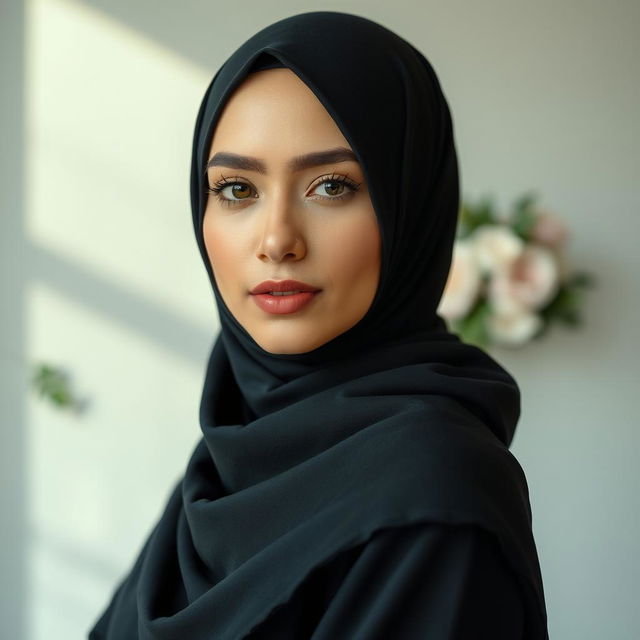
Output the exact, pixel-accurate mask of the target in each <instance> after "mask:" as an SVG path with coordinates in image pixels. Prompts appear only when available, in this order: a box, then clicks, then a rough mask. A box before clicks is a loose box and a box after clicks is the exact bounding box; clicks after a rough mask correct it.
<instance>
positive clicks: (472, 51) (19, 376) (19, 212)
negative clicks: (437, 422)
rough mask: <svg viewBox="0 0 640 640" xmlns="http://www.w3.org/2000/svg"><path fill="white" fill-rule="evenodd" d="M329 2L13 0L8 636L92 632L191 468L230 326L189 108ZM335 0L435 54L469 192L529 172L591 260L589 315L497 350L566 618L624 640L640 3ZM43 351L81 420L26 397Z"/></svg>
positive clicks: (5, 9) (633, 500)
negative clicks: (247, 45)
mask: <svg viewBox="0 0 640 640" xmlns="http://www.w3.org/2000/svg"><path fill="white" fill-rule="evenodd" d="M317 8H318V6H317V4H316V3H312V2H306V1H305V2H301V1H299V0H298V1H296V2H293V1H292V2H283V1H276V2H269V3H263V2H257V1H254V2H252V3H251V7H250V10H247V3H246V2H245V3H241V4H240V5H233V4H232V5H230V4H229V3H222V2H221V3H200V2H196V1H195V0H186V1H183V2H181V3H161V4H159V3H155V2H150V1H149V0H142V1H137V2H135V3H128V2H124V0H121V1H114V0H110V1H109V2H107V1H106V0H102V1H101V2H97V1H96V2H80V1H78V0H29V1H28V2H27V3H25V4H24V15H22V11H23V5H22V4H21V3H18V2H6V1H5V2H3V4H2V14H1V17H2V20H0V24H2V27H1V28H2V32H1V33H0V41H1V43H2V44H1V46H2V50H1V51H0V53H1V54H2V55H1V58H0V64H2V78H3V85H2V97H3V99H2V101H1V103H0V123H1V126H2V132H3V141H5V145H3V148H2V150H1V152H0V153H1V154H2V155H1V156H0V157H1V158H2V160H1V163H2V164H1V165H0V166H1V167H2V172H1V176H0V180H2V183H1V186H2V200H1V201H0V202H1V203H2V216H1V217H0V224H1V225H2V227H1V232H2V237H1V241H2V245H1V247H2V261H3V262H2V280H1V282H2V292H3V300H4V303H3V306H2V315H1V317H0V323H1V325H0V327H1V329H2V330H1V332H0V334H1V335H2V353H1V357H2V361H1V372H2V378H1V380H2V387H1V389H0V393H1V394H2V395H1V400H2V424H3V428H2V441H1V445H2V446H1V447H0V455H2V460H1V462H2V476H1V477H2V485H1V489H0V491H1V494H0V495H1V497H2V513H3V514H7V513H8V514H10V516H9V517H6V516H5V515H3V526H2V533H1V535H2V538H1V540H0V548H1V549H2V555H1V556H0V558H1V560H2V579H1V584H2V590H1V591H0V593H1V594H2V597H1V598H0V606H1V607H2V610H1V611H0V619H1V620H2V625H3V628H2V634H1V635H2V637H5V635H6V637H11V638H14V639H15V640H21V639H22V638H25V639H26V638H28V639H29V640H40V639H43V640H44V639H45V638H46V639H47V640H56V639H58V638H60V639H62V638H65V639H66V638H77V637H85V634H86V631H87V629H88V627H89V625H90V624H91V623H92V622H93V621H94V620H95V618H96V616H97V614H98V613H99V612H100V611H101V609H102V608H103V607H104V606H105V605H106V598H107V596H108V595H109V594H110V591H111V589H112V588H113V586H114V584H115V581H116V580H117V579H119V578H120V576H121V575H122V574H123V572H124V571H125V570H126V569H127V568H128V567H129V566H130V563H131V562H132V561H133V559H134V558H135V555H136V554H137V552H138V550H139V545H140V544H141V543H142V540H143V538H144V536H145V535H146V533H147V532H148V530H149V529H150V527H151V526H152V524H153V523H154V522H155V520H156V518H157V517H158V515H159V512H160V510H161V508H162V506H163V505H164V501H165V499H166V497H167V492H168V491H169V488H170V487H171V486H172V484H173V482H174V481H175V480H176V479H177V478H178V477H179V475H180V474H181V473H182V471H183V470H184V466H185V464H186V461H187V458H188V455H189V454H190V452H191V449H192V447H193V445H194V444H195V442H196V440H197V438H199V435H200V432H199V427H198V420H197V409H198V403H199V399H200V391H201V385H202V376H203V373H204V371H203V368H204V364H205V362H206V358H207V356H208V350H209V348H210V346H211V343H212V339H213V337H214V335H215V333H216V331H217V318H216V317H215V307H214V305H213V300H212V294H211V292H210V290H209V284H208V279H207V277H206V272H205V270H204V267H203V265H202V264H201V261H200V256H199V254H198V251H197V247H196V244H195V240H194V239H193V231H192V228H191V218H190V208H189V198H188V174H189V162H190V146H191V135H192V132H193V125H194V122H195V116H196V111H197V108H198V106H199V103H200V99H201V97H202V94H203V92H204V90H205V88H206V86H207V84H208V82H209V80H210V78H211V76H212V75H213V73H214V72H215V71H216V70H217V68H218V67H219V65H220V64H221V62H222V61H223V60H224V59H225V58H226V57H227V56H228V55H229V54H230V53H231V52H232V51H233V50H234V49H235V48H236V47H237V46H238V45H239V44H241V43H242V42H243V41H244V40H245V39H246V38H247V37H249V36H250V35H251V34H253V33H254V32H255V31H256V30H258V29H259V28H261V27H262V26H265V25H266V24H269V23H271V22H273V21H274V20H276V19H279V18H281V17H285V16H287V15H291V14H293V13H298V12H301V11H308V10H314V9H317ZM322 8H325V9H338V10H344V11H350V12H353V13H359V14H361V15H365V16H368V17H371V18H373V19H374V20H378V21H379V22H381V23H382V24H384V25H386V26H388V27H390V28H391V29H393V30H395V31H397V32H398V33H399V34H400V35H402V36H404V37H405V38H407V39H408V40H409V41H411V42H412V43H413V44H414V45H416V46H417V47H418V48H419V49H420V50H421V51H423V53H424V54H425V55H426V56H427V58H429V59H430V60H431V62H432V63H433V65H434V67H435V69H436V71H437V73H438V75H439V77H440V80H441V83H442V85H443V88H444V91H445V94H446V95H447V98H448V100H449V103H450V106H451V109H452V112H453V118H454V127H455V132H456V140H457V145H458V152H459V158H460V167H461V177H462V189H463V193H464V195H465V196H466V197H468V198H476V197H478V196H481V195H484V194H493V195H495V196H496V198H497V202H498V203H499V204H500V205H502V206H506V205H508V204H509V203H510V202H511V201H512V200H513V199H514V198H515V197H516V196H517V195H519V194H521V193H522V192H523V191H525V190H529V189H531V188H534V189H536V190H538V191H539V193H540V194H541V204H542V205H545V206H547V207H548V208H551V209H553V210H555V211H556V212H557V213H558V214H560V215H561V216H562V217H563V218H564V219H565V220H566V221H567V223H568V224H569V225H570V228H571V230H572V234H573V236H572V239H571V251H570V257H571V260H572V264H573V265H575V267H576V268H582V269H586V270H589V271H591V272H593V273H595V274H596V276H597V277H598V280H599V288H598V289H597V290H595V291H594V292H593V293H591V294H589V295H588V296H587V304H586V308H585V316H586V321H587V322H586V325H585V326H584V328H583V329H581V330H580V331H578V332H571V331H568V330H566V329H562V328H556V329H555V330H553V331H552V332H551V335H550V336H549V337H548V338H546V339H545V340H544V341H543V342H541V343H539V344H536V345H531V346H530V347H528V348H526V349H524V350H522V351H507V350H495V352H494V355H495V356H496V357H497V358H498V359H499V360H500V361H501V362H502V363H503V364H504V365H505V366H506V367H507V368H508V369H509V370H510V371H511V372H512V373H513V374H514V375H515V377H516V378H517V379H518V381H519V383H520V385H521V388H522V393H523V414H522V418H521V421H520V424H519V427H518V431H517V433H516V437H515V440H514V444H513V447H512V451H513V452H514V454H515V455H516V457H517V458H518V459H519V461H520V462H521V464H522V466H523V468H524V469H525V472H526V474H527V478H528V481H529V488H530V493H531V502H532V508H533V514H534V533H535V536H536V540H537V543H538V550H539V554H540V561H541V566H542V571H543V577H544V581H545V589H546V595H547V606H548V612H549V620H550V635H551V637H552V638H558V639H560V638H562V639H563V640H574V639H576V640H578V639H580V640H590V639H594V640H595V639H600V638H612V639H613V638H615V639H621V640H631V639H632V638H635V637H637V630H638V629H639V628H640V616H639V614H638V607H637V605H636V602H635V600H636V599H637V584H638V580H639V578H640V566H639V556H640V553H639V552H640V549H639V547H638V543H637V540H638V539H640V516H639V514H638V507H637V504H638V500H637V494H638V489H639V488H640V487H639V486H638V485H639V482H638V480H639V474H638V470H637V465H635V464H634V462H635V461H634V455H635V454H637V452H638V450H639V447H638V445H639V444H640V442H639V437H638V431H637V428H636V425H637V420H636V419H635V404H634V402H633V401H634V399H635V398H634V397H633V394H634V392H636V389H637V388H638V367H637V360H638V355H639V350H638V346H637V345H638V339H637V327H638V324H639V321H640V317H639V316H640V314H639V304H638V297H637V288H638V285H637V276H636V274H637V273H638V271H639V270H640V252H638V251H637V247H636V244H637V241H636V238H637V234H638V232H640V224H639V223H638V214H639V213H640V212H639V204H640V189H639V188H638V179H637V176H638V167H639V166H640V162H639V161H640V157H639V152H638V149H639V148H640V133H639V127H638V122H637V113H638V112H639V109H640V96H639V88H638V79H637V63H638V61H639V57H640V56H639V53H640V51H639V48H638V44H637V41H638V38H637V31H638V25H639V24H640V4H639V3H637V2H633V1H629V2H623V1H617V2H604V0H603V1H600V2H596V1H595V0H565V1H564V2H552V1H551V0H543V1H541V2H537V3H524V2H513V1H506V0H504V1H500V0H486V1H485V2H483V3H477V2H471V1H468V2H462V1H461V0H455V1H452V0H432V1H425V0H422V1H417V0H416V1H415V2H411V1H409V0H397V1H396V2H393V3H389V2H386V1H385V2H371V1H368V2H355V1H351V2H338V3H336V2H326V3H323V4H322ZM23 27H24V28H23ZM23 46H24V50H23ZM23 51H24V56H23ZM9 54H10V56H9ZM22 60H24V65H23V64H22V62H21V61H22ZM634 178H635V180H634ZM634 294H635V295H634ZM42 359H46V360H48V361H51V362H53V363H55V364H59V365H62V366H65V367H67V368H68V369H69V370H70V371H71V373H72V374H73V382H74V388H75V389H77V391H78V392H79V393H80V395H81V396H83V397H87V398H88V399H89V401H90V404H89V405H88V408H87V411H86V412H85V413H84V414H80V415H67V414H64V413H61V412H60V411H56V410H55V409H53V408H51V407H49V406H47V405H45V404H43V403H42V402H40V401H39V400H38V399H36V398H35V397H34V396H32V394H30V393H28V389H27V385H26V382H25V381H24V380H25V377H26V367H25V365H26V364H27V363H31V362H35V361H39V360H42ZM150 442H151V443H153V444H152V445H151V446H149V443H150ZM141 458H142V459H144V461H145V465H144V466H143V467H140V466H139V465H138V463H137V461H138V460H139V459H141Z"/></svg>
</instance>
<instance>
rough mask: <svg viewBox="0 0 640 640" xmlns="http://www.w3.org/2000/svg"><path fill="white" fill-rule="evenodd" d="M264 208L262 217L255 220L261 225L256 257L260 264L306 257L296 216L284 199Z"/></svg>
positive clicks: (302, 234)
mask: <svg viewBox="0 0 640 640" xmlns="http://www.w3.org/2000/svg"><path fill="white" fill-rule="evenodd" d="M277 200H278V201H274V202H273V203H272V206H270V207H265V209H264V211H263V212H262V213H263V214H264V217H262V216H260V215H258V216H256V220H257V221H259V224H261V225H262V230H261V233H260V238H259V241H258V247H257V250H256V256H257V258H258V260H261V261H262V262H281V261H283V260H294V261H296V260H301V259H302V258H304V256H305V255H306V242H305V240H304V233H303V229H302V228H301V225H300V222H299V219H298V216H297V215H296V212H295V211H294V210H293V207H292V206H291V205H288V204H287V203H286V202H284V198H282V199H277Z"/></svg>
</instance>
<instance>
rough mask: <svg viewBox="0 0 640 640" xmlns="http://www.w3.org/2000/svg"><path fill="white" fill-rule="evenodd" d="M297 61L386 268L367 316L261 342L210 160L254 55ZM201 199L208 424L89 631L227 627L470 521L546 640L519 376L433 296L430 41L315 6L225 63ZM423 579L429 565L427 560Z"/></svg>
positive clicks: (443, 208) (453, 192) (447, 166)
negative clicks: (205, 227)
mask: <svg viewBox="0 0 640 640" xmlns="http://www.w3.org/2000/svg"><path fill="white" fill-rule="evenodd" d="M273 66H286V67H288V68H289V69H291V70H292V71H293V72H294V73H296V74H297V76H298V77H300V78H301V80H303V81H304V82H305V83H306V85H307V86H308V87H309V88H310V89H311V90H312V91H313V93H314V94H315V95H316V97H317V98H318V99H319V100H320V102H321V103H322V104H323V105H324V107H325V108H326V109H327V111H328V112H329V113H330V115H331V116H332V117H333V119H334V120H335V122H336V123H337V125H338V127H339V128H340V130H341V131H342V133H343V135H344V136H345V138H346V139H347V140H348V142H349V144H350V146H351V148H352V149H353V151H354V152H355V154H356V156H357V158H358V160H359V162H360V164H361V166H362V169H363V171H364V175H365V179H366V181H367V185H368V188H369V193H370V196H371V199H372V203H373V205H374V208H375V211H376V215H377V219H378V223H379V228H380V233H381V237H382V256H381V263H382V264H381V274H380V283H379V286H378V290H377V292H376V296H375V299H374V300H373V303H372V305H371V307H370V308H369V310H368V312H367V313H366V315H365V316H364V317H363V318H362V319H361V320H360V321H359V322H358V323H357V324H356V325H354V326H353V327H351V328H350V329H349V330H347V331H346V332H344V333H343V334H341V335H339V336H337V337H336V338H334V339H333V340H330V341H329V342H327V343H326V344H324V345H322V346H320V347H318V348H317V349H315V350H313V351H310V352H308V353H303V354H284V355H283V354H280V355H276V354H272V353H269V352H267V351H265V350H264V349H262V348H261V347H260V346H259V345H258V344H257V343H256V342H255V341H254V340H253V339H252V337H251V336H250V335H249V334H248V332H247V331H246V330H245V329H244V328H243V327H242V326H241V325H240V324H239V323H238V321H237V320H236V319H235V317H234V316H233V315H232V314H231V312H230V311H229V309H228V308H227V306H226V305H225V303H224V301H223V299H222V297H221V295H220V292H219V290H218V288H217V285H216V282H215V278H214V276H213V272H212V270H211V267H210V264H209V259H208V256H207V252H206V248H205V245H204V239H203V233H202V220H203V215H204V210H205V205H206V199H207V192H206V189H207V186H208V185H207V182H206V180H207V177H206V171H205V166H206V163H207V160H208V153H209V149H210V142H211V137H212V134H213V131H214V128H215V126H216V123H217V121H218V119H219V116H220V114H221V111H222V108H223V106H224V104H225V102H226V100H227V99H228V98H229V96H230V95H231V93H232V92H233V90H234V89H235V88H236V87H237V86H238V85H239V84H240V83H241V82H242V81H243V79H244V78H245V77H246V76H247V74H248V73H250V72H252V71H255V70H258V69H266V68H270V67H273ZM191 205H192V215H193V225H194V230H195V235H196V239H197V242H198V246H199V248H200V252H201V255H202V258H203V261H204V264H205V267H206V269H207V272H208V273H209V278H210V281H211V285H212V288H213V292H214V294H215V300H216V304H217V307H218V311H219V315H220V322H221V331H220V334H219V335H218V337H217V339H216V340H215V343H214V345H213V348H212V351H211V354H210V357H209V362H208V366H207V372H206V377H205V382H204V389H203V392H202V399H201V405H200V424H201V429H202V432H203V437H202V439H201V440H200V442H199V443H198V445H197V446H196V448H195V450H194V452H193V454H192V457H191V459H190V461H189V464H188V466H187V468H186V471H185V474H184V477H183V478H182V479H181V480H180V481H179V482H178V484H177V485H176V486H175V489H174V490H173V492H172V494H171V496H170V497H169V500H168V503H167V505H166V508H165V510H164V513H163V514H162V517H161V518H160V520H159V522H158V523H157V524H156V526H155V527H154V528H153V530H152V531H151V533H150V535H149V537H148V538H147V540H146V542H145V544H144V546H143V547H142V549H141V552H140V554H139V556H138V559H137V561H136V563H135V565H134V567H133V568H132V570H131V572H130V573H129V574H128V575H127V577H126V578H125V579H124V580H123V581H122V582H121V583H120V585H119V586H118V589H117V590H116V591H115V593H114V595H113V599H112V601H111V604H110V605H109V607H108V609H107V610H106V611H105V612H104V614H103V615H102V617H101V619H100V620H99V621H98V623H97V624H96V626H95V628H94V630H93V632H92V633H93V634H94V635H92V636H90V638H95V639H96V640H97V639H98V638H114V639H115V638H117V639H118V640H126V639H128V638H137V637H140V638H146V639H149V640H151V639H154V640H169V639H170V638H184V639H185V640H187V639H189V640H195V639H198V640H200V639H201V640H205V639H206V640H210V639H211V638H216V640H232V639H238V638H243V637H245V635H246V634H247V633H248V632H249V631H250V630H251V629H252V628H254V627H255V626H256V625H258V624H259V623H260V622H261V621H263V620H264V619H265V618H266V617H267V616H268V615H269V613H270V612H272V611H273V609H274V608H276V607H277V606H278V605H280V604H282V603H284V602H286V601H287V600H288V599H289V598H290V597H291V595H292V593H293V591H294V590H295V589H296V587H297V586H298V585H300V584H301V583H302V582H303V581H304V579H305V578H306V577H307V576H308V575H309V573H310V572H311V571H312V569H313V568H314V567H317V566H318V565H320V564H321V563H323V562H325V561H326V560H327V559H329V558H332V557H334V556H335V555H336V554H337V553H339V552H340V551H341V550H344V549H348V548H350V547H352V546H353V545H356V544H359V543H361V542H365V541H366V540H368V539H369V538H370V537H371V536H372V535H373V533H374V532H376V531H377V530H379V529H381V528H383V527H389V526H400V525H404V524H411V523H419V522H438V523H450V524H462V523H467V524H475V525H478V526H480V527H482V528H483V529H484V530H486V531H488V532H489V533H491V534H492V535H493V536H494V537H495V539H496V540H497V542H498V543H499V545H500V548H501V550H502V552H503V554H504V557H505V558H506V560H507V561H508V563H509V564H510V566H511V568H512V569H513V571H514V573H515V574H516V575H517V577H518V581H519V584H520V586H521V591H522V593H523V596H524V599H525V605H526V616H527V629H528V633H529V635H528V636H527V637H529V638H532V639H533V638H536V639H538V638H546V637H547V633H546V612H545V602H544V594H543V586H542V579H541V575H540V568H539V564H538V557H537V553H536V547H535V543H534V539H533V535H532V530H531V508H530V503H529V494H528V488H527V483H526V479H525V476H524V473H523V471H522V468H521V467H520V465H519V463H518V462H517V460H516V459H515V457H514V456H513V455H512V454H511V453H510V452H509V450H508V447H509V445H510V443H511V441H512V438H513V435H514V430H515V427H516V423H517V421H518V418H519V414H520V393H519V389H518V386H517V384H516V382H515V380H514V379H513V378H512V376H511V375H510V374H509V373H508V372H507V371H506V370H505V369H504V368H503V367H501V366H500V365H499V364H498V363H497V362H496V361H495V360H494V359H492V358H491V357H490V356H489V355H488V354H487V353H485V352H484V351H482V350H481V349H479V348H477V347H474V346H472V345H468V344H465V343H463V342H461V341H460V339H459V338H458V337H457V336H456V335H454V334H452V333H449V332H448V331H447V329H446V325H445V323H444V321H443V320H442V318H441V317H439V316H438V314H437V312H436V309H437V307H438V304H439V301H440V297H441V295H442V291H443V289H444V285H445V283H446V278H447V275H448V272H449V268H450V262H451V256H452V249H453V242H454V236H455V229H456V223H457V215H458V207H459V180H458V166H457V156H456V150H455V144H454V135H453V128H452V122H451V116H450V112H449V108H448V105H447V102H446V100H445V97H444V95H443V93H442V90H441V88H440V84H439V81H438V79H437V77H436V74H435V72H434V70H433V68H432V67H431V65H430V64H429V62H428V61H427V60H426V59H425V57H424V56H423V55H422V54H421V53H420V52H419V51H418V50H417V49H415V48H414V47H413V46H412V45H411V44H409V43H408V42H407V41H405V40H404V39H402V38H401V37H400V36H398V35H397V34H395V33H393V32H392V31H390V30H389V29H387V28H385V27H383V26H381V25H379V24H377V23H375V22H373V21H371V20H368V19H366V18H363V17H360V16H356V15H353V14H347V13H341V12H335V11H314V12H309V13H302V14H299V15H294V16H291V17H289V18H285V19H282V20H279V21H277V22H275V23H274V24H271V25H270V26H267V27H265V28H264V29H262V30H261V31H259V32H258V33H257V34H255V35H254V36H253V37H251V38H250V39H249V40H247V41H246V42H245V43H244V44H243V45H242V46H240V47H239V48H238V49H237V50H236V51H235V52H234V53H233V54H232V55H231V56H230V57H229V59H228V60H227V61H226V62H225V63H224V64H223V65H222V67H221V68H220V69H219V70H218V71H217V73H216V74H215V76H214V77H213V79H212V81H211V83H210V84H209V87H208V88H207V90H206V93H205V95H204V98H203V100H202V103H201V105H200V109H199V112H198V116H197V121H196V126H195V132H194V139H193V152H192V167H191ZM425 579H428V576H425Z"/></svg>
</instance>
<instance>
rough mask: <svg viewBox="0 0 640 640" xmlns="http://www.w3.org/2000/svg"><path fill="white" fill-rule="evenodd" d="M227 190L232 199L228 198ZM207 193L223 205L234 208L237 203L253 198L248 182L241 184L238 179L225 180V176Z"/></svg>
mask: <svg viewBox="0 0 640 640" xmlns="http://www.w3.org/2000/svg"><path fill="white" fill-rule="evenodd" d="M227 190H228V195H229V196H230V197H227V195H225V193H224V192H225V191H227ZM207 191H208V192H209V193H212V194H213V195H214V197H216V198H217V199H218V200H219V201H220V202H221V203H222V204H223V205H225V206H227V207H232V206H234V205H235V203H237V202H241V201H242V200H248V199H249V198H250V197H251V193H252V187H251V186H250V185H248V184H247V183H246V182H240V181H239V180H237V179H236V178H225V177H224V176H223V177H222V178H221V179H220V180H218V181H217V182H216V183H215V184H214V185H213V187H209V188H208V189H207ZM256 195H257V194H256ZM254 197H255V196H254Z"/></svg>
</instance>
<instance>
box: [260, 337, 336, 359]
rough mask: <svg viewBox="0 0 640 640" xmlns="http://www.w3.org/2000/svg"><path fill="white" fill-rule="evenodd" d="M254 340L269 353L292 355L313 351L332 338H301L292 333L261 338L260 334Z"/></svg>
mask: <svg viewBox="0 0 640 640" xmlns="http://www.w3.org/2000/svg"><path fill="white" fill-rule="evenodd" d="M254 340H255V341H256V342H257V343H258V344H259V345H260V346H261V347H262V348H263V349H264V350H265V351H268V352H269V353H273V354H274V355H292V354H296V353H307V352H309V351H313V350H314V349H317V348H318V347H320V346H322V345H323V344H325V343H326V342H328V341H329V340H330V338H327V337H322V336H318V337H317V338H316V339H315V340H314V339H312V338H310V336H309V335H306V336H304V337H303V338H301V339H298V340H296V339H294V338H292V337H291V335H288V336H286V335H285V336H279V337H278V338H277V339H275V338H274V337H273V336H272V337H270V338H266V337H265V338H264V339H260V336H254Z"/></svg>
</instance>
